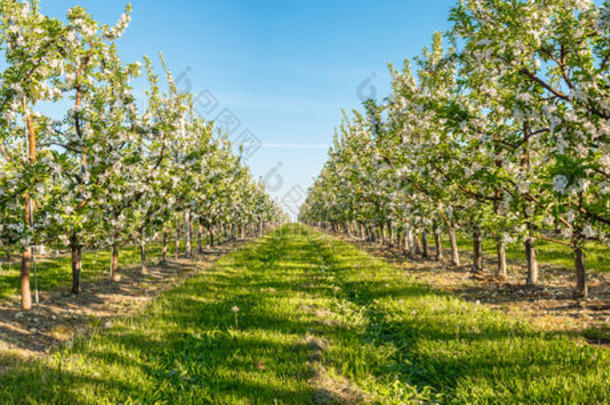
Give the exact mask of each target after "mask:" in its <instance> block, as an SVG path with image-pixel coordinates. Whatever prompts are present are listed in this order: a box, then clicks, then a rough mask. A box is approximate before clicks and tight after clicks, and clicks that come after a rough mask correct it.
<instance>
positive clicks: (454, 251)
mask: <svg viewBox="0 0 610 405" xmlns="http://www.w3.org/2000/svg"><path fill="white" fill-rule="evenodd" d="M449 242H450V243H451V263H452V264H453V265H454V266H459V265H460V252H459V251H458V246H457V240H456V238H455V228H453V227H451V228H449Z"/></svg>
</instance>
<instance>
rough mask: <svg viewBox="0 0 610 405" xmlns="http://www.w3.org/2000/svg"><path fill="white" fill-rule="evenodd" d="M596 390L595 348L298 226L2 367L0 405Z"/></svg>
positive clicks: (523, 397) (605, 364)
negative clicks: (129, 314) (85, 334)
mask: <svg viewBox="0 0 610 405" xmlns="http://www.w3.org/2000/svg"><path fill="white" fill-rule="evenodd" d="M233 306H237V307H239V312H238V322H239V323H238V327H236V325H235V323H234V318H233V312H232V311H231V309H232V307H233ZM2 369H5V370H7V371H4V372H3V371H2ZM609 381H610V355H609V352H608V351H606V350H603V349H598V348H593V347H590V346H588V345H586V344H585V343H584V341H581V340H575V339H573V338H569V337H566V336H561V335H557V334H549V333H543V332H539V331H536V330H533V329H532V328H530V327H529V326H527V325H526V324H523V323H521V322H519V321H518V320H515V319H511V318H508V317H506V316H505V315H502V314H500V313H497V312H492V311H490V310H487V309H485V308H483V307H481V306H479V305H476V304H472V303H466V302H463V301H460V300H458V299H456V298H453V297H451V296H449V295H443V294H439V293H436V292H434V291H433V290H431V289H429V288H428V287H426V286H423V285H419V284H417V283H416V282H415V281H414V280H413V279H411V278H409V277H408V276H406V275H405V274H404V273H403V272H402V271H400V270H399V269H397V268H395V267H393V266H391V265H388V264H385V263H383V262H382V261H381V260H377V259H375V258H372V257H371V256H369V255H367V254H366V253H363V252H362V251H359V250H357V249H355V248H354V247H352V246H350V245H348V244H346V243H343V242H340V241H337V240H335V239H333V238H331V237H328V236H325V235H322V234H320V233H318V232H316V231H312V230H309V229H305V228H303V227H301V226H292V227H285V228H282V229H280V230H278V231H276V232H274V233H273V234H271V235H269V236H267V237H265V238H264V239H262V240H260V241H258V242H255V243H252V244H249V245H247V246H246V247H244V248H242V249H240V250H238V251H237V252H234V253H232V254H230V255H228V256H227V257H225V258H223V259H221V260H220V261H219V262H217V264H216V265H215V266H213V267H212V268H211V269H209V270H208V271H207V272H206V273H205V274H203V275H201V276H197V277H195V278H193V279H191V280H189V281H188V282H186V283H185V284H184V285H182V286H180V287H178V288H176V289H174V290H172V291H169V292H167V293H164V294H162V296H161V297H160V298H159V299H158V301H156V302H155V303H154V304H153V305H152V306H151V307H150V308H149V309H148V310H147V311H145V312H144V313H143V314H142V315H139V316H137V317H133V318H127V319H124V320H122V321H119V322H115V324H114V325H113V327H112V328H109V329H104V330H100V331H98V332H97V333H94V334H93V335H92V336H91V337H89V338H86V339H81V340H78V341H75V342H74V343H73V344H72V345H71V346H69V347H68V346H66V347H63V348H62V349H61V350H59V351H58V352H56V353H55V354H54V355H52V356H50V357H49V358H48V359H46V360H39V361H36V362H24V361H20V360H18V359H16V358H11V357H10V356H8V355H4V357H0V403H71V404H78V403H83V404H85V403H146V404H149V403H159V404H165V403H167V404H174V403H210V404H273V403H278V404H281V403H286V404H309V403H333V402H338V403H341V402H344V403H359V402H371V403H391V404H395V403H410V402H411V401H415V400H419V401H424V402H431V401H438V402H443V403H476V402H479V403H490V402H501V403H513V402H514V403H517V402H521V403H523V402H529V403H533V402H538V403H540V402H552V403H562V402H563V403H605V402H608V401H609V400H610V384H609Z"/></svg>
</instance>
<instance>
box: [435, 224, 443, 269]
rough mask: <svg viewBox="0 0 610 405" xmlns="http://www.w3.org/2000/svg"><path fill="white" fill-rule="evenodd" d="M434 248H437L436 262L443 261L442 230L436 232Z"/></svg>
mask: <svg viewBox="0 0 610 405" xmlns="http://www.w3.org/2000/svg"><path fill="white" fill-rule="evenodd" d="M434 247H435V248H436V260H438V261H439V262H440V261H441V260H443V245H441V234H440V229H437V231H436V232H434Z"/></svg>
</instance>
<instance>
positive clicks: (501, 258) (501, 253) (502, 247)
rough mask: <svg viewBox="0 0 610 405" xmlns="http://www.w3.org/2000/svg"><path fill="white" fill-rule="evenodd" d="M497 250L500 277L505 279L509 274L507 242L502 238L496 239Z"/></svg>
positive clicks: (498, 274)
mask: <svg viewBox="0 0 610 405" xmlns="http://www.w3.org/2000/svg"><path fill="white" fill-rule="evenodd" d="M496 251H497V253H498V271H497V274H496V275H497V276H498V278H500V279H502V280H504V279H505V278H506V277H507V276H508V271H507V268H506V244H505V243H504V241H503V240H502V239H498V240H497V241H496Z"/></svg>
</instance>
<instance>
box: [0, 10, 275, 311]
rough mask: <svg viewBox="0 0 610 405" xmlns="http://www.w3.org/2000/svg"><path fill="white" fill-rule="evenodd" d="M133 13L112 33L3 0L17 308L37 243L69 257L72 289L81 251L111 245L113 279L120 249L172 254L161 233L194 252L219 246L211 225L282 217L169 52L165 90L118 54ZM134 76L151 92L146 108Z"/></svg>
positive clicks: (4, 225)
mask: <svg viewBox="0 0 610 405" xmlns="http://www.w3.org/2000/svg"><path fill="white" fill-rule="evenodd" d="M130 11H131V7H130V6H128V7H127V9H126V11H125V13H124V14H123V15H122V16H121V18H120V20H119V21H118V23H117V24H116V25H115V26H106V25H101V24H99V23H98V22H97V21H96V20H94V19H93V18H92V16H90V15H89V14H88V13H87V12H86V11H85V10H84V9H83V8H81V7H74V8H71V9H70V10H69V11H68V13H67V19H66V21H65V22H63V21H59V20H57V19H53V18H50V17H48V16H46V15H44V14H42V13H41V11H40V8H39V5H38V3H37V2H27V1H17V0H4V1H0V12H1V16H0V17H1V27H0V47H1V48H2V52H3V56H4V58H5V59H4V61H3V62H4V63H3V68H4V70H3V71H2V72H0V75H1V87H0V173H1V176H0V247H2V248H4V249H6V250H9V251H10V250H18V251H20V252H21V253H20V254H21V255H22V258H21V277H20V280H21V295H22V306H23V308H24V309H29V308H30V306H31V294H30V288H31V287H30V272H31V266H32V259H33V253H34V252H33V248H34V247H35V246H40V245H43V246H51V247H53V248H54V249H59V250H61V249H69V251H70V252H71V255H72V278H73V283H72V291H73V292H74V293H78V292H79V290H80V288H81V286H80V280H81V253H82V250H83V249H85V248H95V249H101V248H108V249H112V252H113V254H112V262H111V273H112V274H111V275H112V277H113V278H114V279H118V274H117V271H118V257H119V249H120V248H121V247H122V246H125V245H127V244H139V245H140V247H141V251H142V257H143V263H144V262H145V255H144V253H145V245H146V244H147V243H150V242H151V241H153V240H160V239H162V240H163V244H164V247H163V250H164V252H166V251H167V240H168V233H169V232H171V233H172V235H173V234H174V233H175V239H176V241H177V240H178V237H179V236H181V237H183V238H184V239H185V254H186V255H190V254H191V249H192V248H191V235H192V233H193V229H198V230H199V238H200V240H201V233H202V232H206V233H207V234H208V240H209V239H210V238H212V241H213V238H214V231H215V230H216V231H218V230H220V229H222V230H223V231H224V233H225V234H229V235H233V236H235V235H237V234H238V233H239V232H241V233H245V232H246V231H247V232H249V233H251V234H252V233H259V232H262V231H263V230H264V228H265V227H267V226H269V225H271V224H272V223H275V222H277V221H280V220H282V219H283V214H282V213H281V210H280V209H279V207H278V206H277V205H276V204H275V203H274V202H273V201H272V200H271V199H270V197H269V196H268V195H267V193H266V192H265V190H264V187H263V186H262V184H261V183H260V182H256V181H254V180H253V178H252V175H251V174H250V172H249V169H248V168H247V167H246V166H245V165H244V163H243V162H242V160H241V158H240V157H239V156H237V155H236V154H235V153H234V152H233V149H234V148H233V147H232V146H231V144H230V142H229V141H228V139H227V137H226V136H224V135H221V134H219V131H218V130H216V129H215V128H214V124H213V122H207V121H205V120H204V119H202V118H201V117H199V116H197V115H196V114H194V113H193V108H192V102H193V100H192V96H191V94H185V93H183V92H180V91H179V90H178V89H177V86H176V84H175V82H174V79H173V77H172V75H171V73H170V71H169V70H168V68H167V66H166V65H165V62H164V61H163V58H161V61H162V62H163V67H164V69H165V73H166V74H165V82H166V83H161V79H160V78H159V77H158V75H157V74H156V73H155V70H154V69H153V66H152V63H151V61H150V60H149V59H148V58H144V63H143V65H142V64H140V63H124V62H123V61H122V60H121V59H120V57H119V54H118V51H117V46H116V41H117V39H118V38H119V37H120V36H121V35H122V33H123V32H124V30H125V29H126V28H127V26H128V24H129V21H130ZM142 70H143V71H144V74H143V75H142V72H141V71H142ZM140 76H142V78H139V77H140ZM135 80H141V82H142V83H143V84H146V88H147V90H146V92H145V97H144V100H138V104H139V105H143V106H144V107H140V108H139V107H138V106H137V105H136V98H135V96H134V84H133V83H134V81H135ZM140 101H141V103H140ZM217 233H218V232H217Z"/></svg>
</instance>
